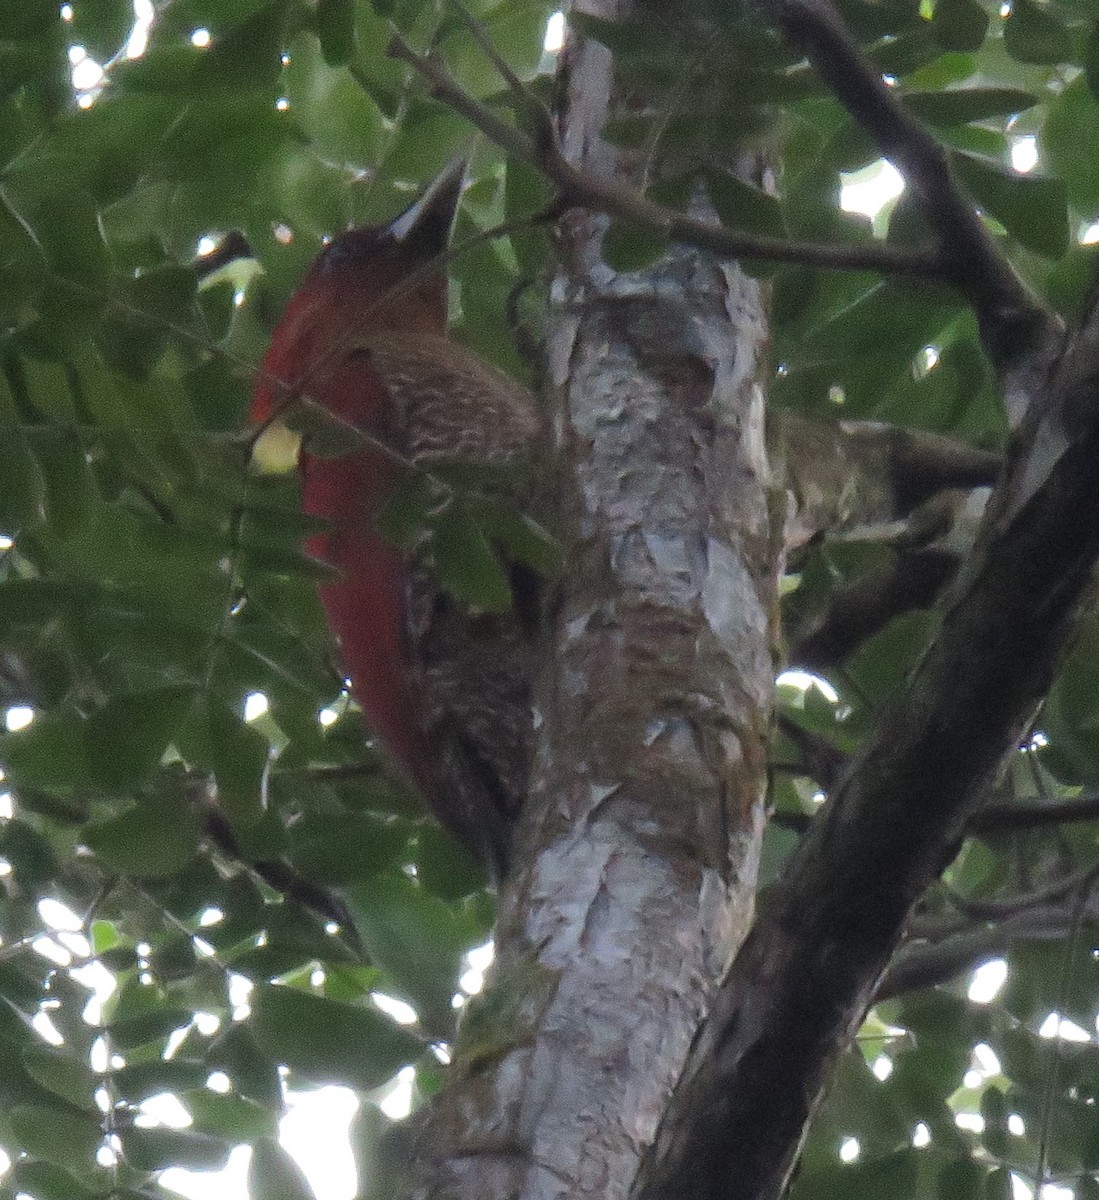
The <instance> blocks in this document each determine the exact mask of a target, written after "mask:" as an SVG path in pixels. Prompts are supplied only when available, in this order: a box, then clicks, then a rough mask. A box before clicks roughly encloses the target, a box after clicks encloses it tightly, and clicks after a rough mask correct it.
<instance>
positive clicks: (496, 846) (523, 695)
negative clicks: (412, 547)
mask: <svg viewBox="0 0 1099 1200" xmlns="http://www.w3.org/2000/svg"><path fill="white" fill-rule="evenodd" d="M357 345H358V349H359V351H360V352H361V351H366V352H367V353H368V354H369V356H370V361H371V366H372V367H373V368H374V370H375V371H377V373H378V375H379V377H380V378H381V379H382V381H383V382H384V385H385V387H386V390H387V391H388V392H389V395H390V397H391V399H392V401H393V403H394V407H395V409H396V411H397V413H398V417H397V420H396V421H395V426H396V427H397V429H398V430H399V431H400V435H399V436H400V438H401V443H402V444H401V446H400V450H401V452H402V453H403V454H405V455H407V457H408V458H409V459H410V460H411V461H413V462H415V463H417V464H421V465H424V466H430V465H431V464H432V463H433V462H442V461H446V462H453V463H461V464H469V465H471V466H488V467H494V466H500V467H506V466H509V465H512V464H519V463H522V462H523V461H524V460H533V459H534V457H535V455H536V453H537V451H538V448H539V446H540V444H541V442H542V420H541V414H540V411H539V408H538V403H537V400H536V399H535V397H534V396H533V395H532V394H531V393H530V392H529V391H528V390H527V389H525V388H523V387H522V386H521V385H520V384H518V383H516V382H515V380H513V379H512V378H510V376H508V375H505V374H504V373H503V372H502V371H498V370H495V369H494V368H493V367H490V366H489V365H488V364H486V363H484V362H482V361H481V360H480V359H479V358H477V357H476V356H475V355H474V354H472V353H471V352H470V351H468V350H466V349H465V348H464V347H462V346H460V345H458V344H456V343H454V342H452V341H449V340H448V339H446V338H444V337H442V336H434V335H431V334H427V335H424V334H421V333H417V334H415V335H414V336H413V335H409V334H404V333H399V332H380V333H377V334H371V335H370V336H369V337H368V338H366V339H360V340H359V341H358V344H357ZM495 478H496V480H497V482H496V486H495V488H494V489H493V490H494V491H495V493H496V494H499V493H500V492H501V491H505V492H506V493H507V496H506V499H507V500H509V501H511V502H513V503H515V504H516V505H517V506H518V507H520V508H522V509H524V510H525V511H529V510H530V507H531V504H530V501H531V497H530V495H529V494H527V495H524V494H523V493H524V491H527V492H529V490H530V489H529V483H524V479H523V477H522V476H521V475H520V474H519V473H516V476H515V478H514V479H512V480H511V481H510V482H507V483H505V482H503V479H502V477H499V476H497V477H495ZM489 486H491V485H489ZM530 576H531V572H529V571H524V570H523V569H522V568H516V570H515V571H514V572H513V579H514V581H515V582H516V584H517V585H520V586H517V587H515V588H513V590H514V591H517V592H519V593H520V594H517V595H516V604H515V606H514V608H513V610H512V611H509V612H504V613H486V612H477V611H474V610H472V609H470V608H469V607H468V606H467V605H465V604H463V603H462V602H461V601H459V600H457V599H455V598H454V597H453V596H452V595H450V594H449V593H448V592H447V591H446V590H445V589H444V588H443V587H442V586H440V582H439V580H438V579H437V578H436V577H435V575H434V574H433V572H432V571H431V570H430V569H429V567H428V566H427V565H425V564H424V563H422V562H421V563H414V564H413V565H412V567H411V569H410V571H409V577H408V624H407V651H406V654H407V661H408V662H409V665H410V668H411V672H412V680H413V686H414V688H415V691H416V694H417V695H418V696H419V697H420V699H421V703H422V706H423V709H422V724H423V732H424V735H425V742H426V748H427V753H428V754H429V755H430V757H431V759H432V776H433V779H434V780H435V781H436V782H435V787H436V789H437V795H436V796H435V797H434V798H433V806H434V807H436V809H437V810H438V809H440V808H442V809H445V811H446V813H447V816H448V818H449V820H448V824H449V825H450V826H451V828H452V829H455V831H456V832H458V833H459V836H460V837H461V838H462V840H463V841H465V842H466V844H467V845H469V846H470V847H471V848H472V849H474V850H475V851H476V852H477V853H478V855H479V857H481V859H482V860H483V861H486V862H488V863H489V864H490V866H491V867H492V868H493V869H494V871H495V873H496V875H497V877H500V876H502V875H503V873H504V870H505V869H506V864H507V853H508V849H509V845H510V839H511V830H512V828H513V826H514V823H515V819H516V817H517V816H518V810H519V808H520V806H521V805H522V803H523V800H524V799H525V796H526V792H527V784H528V779H529V773H530V761H531V754H532V740H533V723H532V713H531V704H532V696H531V677H532V674H533V670H534V659H535V653H536V651H535V641H536V637H537V622H536V621H535V620H533V619H532V616H533V615H535V614H537V611H538V608H539V605H538V601H537V599H536V598H535V599H533V600H532V596H531V589H532V581H531V578H530Z"/></svg>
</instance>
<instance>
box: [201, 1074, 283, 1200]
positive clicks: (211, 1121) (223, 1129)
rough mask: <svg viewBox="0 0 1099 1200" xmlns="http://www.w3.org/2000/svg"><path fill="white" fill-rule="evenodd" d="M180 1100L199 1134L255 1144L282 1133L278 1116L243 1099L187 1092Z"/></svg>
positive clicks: (202, 1091)
mask: <svg viewBox="0 0 1099 1200" xmlns="http://www.w3.org/2000/svg"><path fill="white" fill-rule="evenodd" d="M180 1100H181V1101H182V1102H183V1104H184V1105H185V1106H186V1108H187V1109H188V1111H189V1112H190V1114H191V1116H192V1118H193V1119H194V1122H195V1128H196V1129H197V1130H198V1131H199V1132H201V1133H211V1134H214V1135H215V1136H216V1137H221V1138H225V1140H226V1141H229V1142H238V1143H239V1142H254V1141H255V1140H256V1139H257V1138H262V1137H274V1136H275V1134H276V1133H277V1131H278V1117H277V1115H276V1113H275V1112H274V1111H273V1110H272V1109H271V1108H269V1107H265V1106H263V1105H260V1104H257V1103H256V1102H255V1101H254V1100H248V1099H246V1098H245V1097H243V1096H234V1095H226V1094H223V1093H220V1092H212V1091H210V1090H209V1089H208V1088H202V1089H200V1090H197V1091H191V1092H184V1093H183V1094H182V1095H181V1096H180ZM259 1195H266V1193H263V1192H261V1193H259Z"/></svg>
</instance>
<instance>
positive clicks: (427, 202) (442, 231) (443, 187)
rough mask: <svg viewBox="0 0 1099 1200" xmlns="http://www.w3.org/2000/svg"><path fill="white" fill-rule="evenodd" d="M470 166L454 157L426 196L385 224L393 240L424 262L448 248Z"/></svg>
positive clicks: (433, 182) (428, 186)
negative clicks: (467, 169) (467, 168)
mask: <svg viewBox="0 0 1099 1200" xmlns="http://www.w3.org/2000/svg"><path fill="white" fill-rule="evenodd" d="M468 165H469V163H468V160H467V159H466V158H455V159H452V160H451V161H450V162H449V163H448V164H447V165H446V166H445V167H444V168H443V169H442V170H441V171H440V172H439V174H438V175H436V176H435V178H434V179H433V180H432V181H431V182H430V183H429V184H428V185H427V188H426V190H425V191H424V193H423V195H422V196H421V197H420V198H419V199H418V200H417V201H415V202H414V203H413V204H410V205H409V206H408V208H406V209H405V210H404V212H403V213H401V215H400V216H399V217H394V218H393V220H392V221H390V223H389V225H388V226H387V227H386V233H387V234H388V235H389V236H390V237H391V238H393V240H394V241H396V242H399V243H400V244H401V245H402V246H404V247H405V248H406V249H407V250H408V251H410V252H411V253H412V254H413V255H414V256H415V257H416V258H418V259H420V260H421V261H423V262H429V261H430V260H431V259H433V258H436V257H438V256H439V255H440V254H442V253H443V251H444V250H446V247H447V242H449V241H450V230H451V227H452V226H453V225H454V217H455V214H456V213H457V212H458V201H459V200H460V199H461V196H462V188H463V187H465V182H466V167H467V166H468Z"/></svg>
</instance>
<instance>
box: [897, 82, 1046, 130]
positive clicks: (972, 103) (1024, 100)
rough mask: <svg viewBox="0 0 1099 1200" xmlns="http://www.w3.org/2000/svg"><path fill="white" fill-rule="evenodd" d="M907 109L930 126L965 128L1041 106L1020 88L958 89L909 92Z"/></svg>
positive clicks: (903, 99) (904, 98) (906, 100)
mask: <svg viewBox="0 0 1099 1200" xmlns="http://www.w3.org/2000/svg"><path fill="white" fill-rule="evenodd" d="M901 101H902V103H903V104H904V106H905V108H907V109H908V111H909V112H910V113H912V115H913V116H915V117H918V118H919V119H920V120H921V121H924V122H926V123H927V124H928V125H936V126H950V125H965V124H967V123H968V122H970V121H985V120H987V119H988V118H989V117H1001V116H1005V117H1006V116H1011V115H1014V114H1015V113H1020V112H1024V111H1025V110H1026V109H1028V108H1031V107H1033V106H1034V105H1035V104H1037V103H1038V97H1037V96H1035V95H1033V94H1032V93H1030V92H1024V91H1021V90H1019V89H1018V88H996V87H977V88H956V89H953V88H952V89H950V90H948V91H945V92H908V93H907V94H906V95H904V96H902V97H901Z"/></svg>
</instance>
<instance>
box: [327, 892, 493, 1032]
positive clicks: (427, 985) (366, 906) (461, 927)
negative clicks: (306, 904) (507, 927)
mask: <svg viewBox="0 0 1099 1200" xmlns="http://www.w3.org/2000/svg"><path fill="white" fill-rule="evenodd" d="M348 899H349V901H350V904H351V911H352V914H353V915H354V917H355V927H356V929H358V931H359V936H360V938H361V939H362V943H363V946H364V947H365V948H366V951H367V954H368V955H369V958H370V961H371V962H372V963H374V964H375V965H376V966H379V967H381V968H382V970H384V971H385V972H386V974H387V975H388V976H389V979H390V981H391V984H392V990H394V991H395V994H396V995H397V996H399V997H400V998H401V999H403V1000H406V1001H408V1003H409V1004H411V1005H412V1007H413V1008H414V1009H416V1011H417V1012H418V1013H419V1014H420V1019H421V1021H422V1022H423V1024H424V1025H425V1027H426V1028H427V1029H429V1030H430V1031H431V1032H432V1033H433V1034H436V1035H441V1034H445V1033H447V1032H448V1031H449V1030H450V1028H451V1027H452V1025H453V1022H454V1009H453V1007H452V1005H451V998H452V997H453V995H454V993H455V992H456V991H457V990H458V976H459V974H460V973H461V966H462V958H463V955H464V954H465V953H466V952H467V951H468V950H469V949H470V947H471V946H472V945H473V944H474V942H475V939H476V937H477V930H476V927H475V926H474V925H473V924H472V923H471V922H469V921H468V920H467V919H466V918H465V917H464V916H463V915H460V914H459V912H458V911H457V910H456V909H454V908H452V907H451V906H450V905H447V904H444V903H443V902H442V901H441V900H439V899H438V898H437V897H435V896H432V895H430V894H428V893H427V892H426V891H425V890H424V889H423V888H422V887H420V886H419V885H418V884H416V883H415V882H413V881H412V880H411V879H409V878H408V877H407V876H405V875H399V874H397V873H396V872H387V873H386V874H384V875H377V876H375V877H374V878H373V879H371V880H370V881H369V882H367V883H363V884H359V885H357V886H355V887H352V888H351V889H349V896H348ZM382 990H384V991H389V990H391V988H390V987H389V986H388V985H387V986H386V987H385V988H383V989H382Z"/></svg>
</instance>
